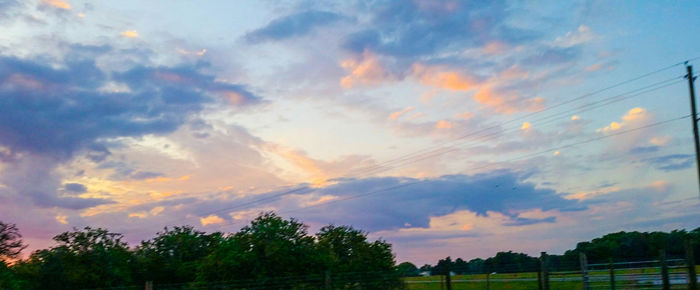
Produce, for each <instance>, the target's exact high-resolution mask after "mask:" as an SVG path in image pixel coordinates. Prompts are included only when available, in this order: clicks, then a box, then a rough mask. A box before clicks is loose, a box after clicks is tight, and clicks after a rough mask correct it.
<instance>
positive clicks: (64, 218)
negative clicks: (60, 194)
mask: <svg viewBox="0 0 700 290" xmlns="http://www.w3.org/2000/svg"><path fill="white" fill-rule="evenodd" d="M67 218H68V217H67V216H64V215H57V216H56V221H57V222H59V223H62V224H64V225H66V224H68V220H67Z"/></svg>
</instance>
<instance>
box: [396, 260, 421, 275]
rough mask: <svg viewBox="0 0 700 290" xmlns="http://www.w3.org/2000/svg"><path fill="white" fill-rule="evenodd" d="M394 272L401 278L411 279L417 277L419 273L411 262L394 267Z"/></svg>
mask: <svg viewBox="0 0 700 290" xmlns="http://www.w3.org/2000/svg"><path fill="white" fill-rule="evenodd" d="M396 271H397V272H398V273H399V275H400V276H401V277H413V276H418V274H419V273H420V272H419V270H418V268H417V267H416V265H413V263H411V262H403V263H401V264H399V265H398V266H396Z"/></svg>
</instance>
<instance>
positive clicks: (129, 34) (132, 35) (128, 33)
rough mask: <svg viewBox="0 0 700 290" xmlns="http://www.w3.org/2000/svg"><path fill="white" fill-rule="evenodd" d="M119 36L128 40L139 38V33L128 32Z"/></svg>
mask: <svg viewBox="0 0 700 290" xmlns="http://www.w3.org/2000/svg"><path fill="white" fill-rule="evenodd" d="M119 35H121V36H124V37H127V38H138V37H139V33H138V32H136V30H126V31H124V32H122V33H121V34H119Z"/></svg>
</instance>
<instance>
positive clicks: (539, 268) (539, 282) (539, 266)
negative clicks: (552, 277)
mask: <svg viewBox="0 0 700 290" xmlns="http://www.w3.org/2000/svg"><path fill="white" fill-rule="evenodd" d="M537 289H538V290H542V259H539V260H538V261H537Z"/></svg>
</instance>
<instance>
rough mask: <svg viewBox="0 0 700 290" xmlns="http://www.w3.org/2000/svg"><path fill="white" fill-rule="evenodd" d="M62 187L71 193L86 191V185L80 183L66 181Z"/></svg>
mask: <svg viewBox="0 0 700 290" xmlns="http://www.w3.org/2000/svg"><path fill="white" fill-rule="evenodd" d="M63 188H64V189H65V190H66V191H69V192H71V193H78V194H80V193H85V192H87V187H85V185H82V184H80V183H66V184H64V185H63Z"/></svg>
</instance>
